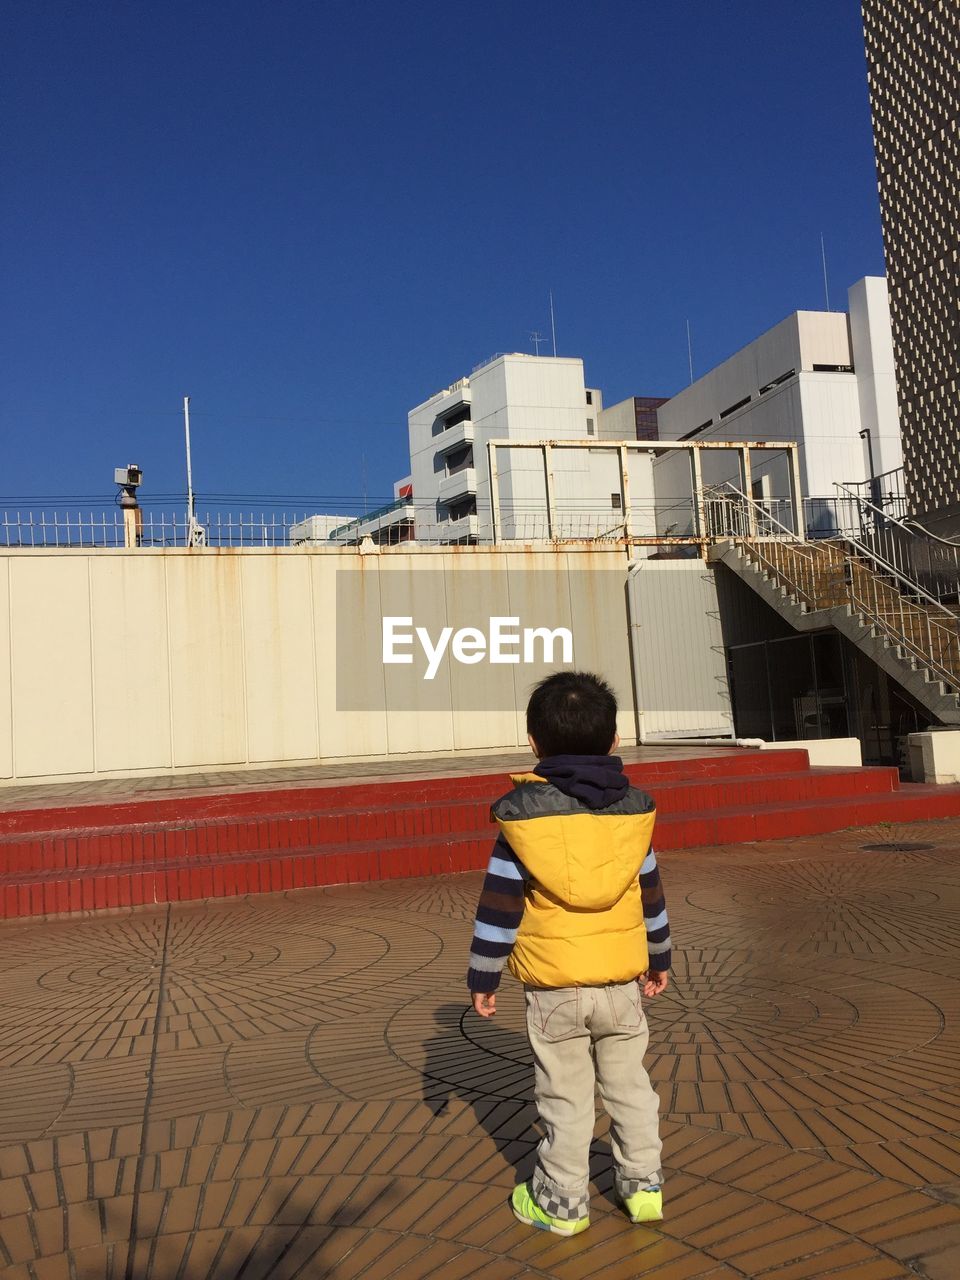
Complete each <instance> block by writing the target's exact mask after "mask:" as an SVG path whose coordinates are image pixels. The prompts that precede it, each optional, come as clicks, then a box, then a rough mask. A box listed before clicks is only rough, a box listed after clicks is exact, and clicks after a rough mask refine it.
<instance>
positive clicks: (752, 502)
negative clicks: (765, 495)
mask: <svg viewBox="0 0 960 1280" xmlns="http://www.w3.org/2000/svg"><path fill="white" fill-rule="evenodd" d="M711 488H715V489H720V490H722V489H726V490H728V491H729V492H730V493H733V494H736V496H737V497H738V498H739V499H740V501H741V502H742V503H744V505H745V506H748V507H753V509H754V510H755V511H757V512H759V513H760V515H761V516H762V518H763V519H764V520H766V521H767V522H768V523H770V524H774V525H776V526H777V528H778V529H782V530H783V532H784V533H785V534H786V535H787V536H788V537H789V538H792V539H793V541H794V542H798V543H804V544H805V543H806V538H804V536H803V534H800V533H797V531H796V530H795V529H790V528H788V527H787V525H785V524H782V523H781V522H780V521H779V520H778V519H777V517H776V516H772V515H771V514H770V512H769V511H767V510H766V508H765V507H764V506H763V504H762V503H760V502H757V501H756V499H755V498H750V497H748V496H747V494H745V493H743V492H742V491H741V490H740V489H738V488H737V486H736V485H735V484H733V483H732V481H730V480H726V481H724V483H723V484H720V485H715V486H711ZM709 492H710V490H709V489H706V488H705V489H704V494H705V495H706V494H708V493H709ZM731 536H738V535H731Z"/></svg>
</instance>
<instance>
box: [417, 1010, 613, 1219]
mask: <svg viewBox="0 0 960 1280" xmlns="http://www.w3.org/2000/svg"><path fill="white" fill-rule="evenodd" d="M434 1022H435V1025H436V1031H435V1033H434V1034H433V1035H432V1036H431V1038H430V1039H429V1040H427V1041H426V1043H425V1044H424V1052H425V1061H424V1067H423V1091H422V1097H423V1101H424V1103H425V1104H426V1106H427V1107H429V1109H430V1110H431V1111H432V1112H433V1115H434V1117H436V1118H439V1117H442V1116H445V1115H447V1114H448V1113H449V1109H450V1103H451V1102H452V1101H457V1102H462V1103H465V1104H467V1105H469V1106H471V1107H472V1108H473V1112H474V1116H475V1118H476V1123H477V1125H478V1126H479V1127H480V1128H481V1129H483V1130H485V1132H486V1133H487V1134H488V1136H489V1137H490V1138H491V1140H492V1141H493V1143H494V1145H495V1146H496V1148H497V1151H498V1153H499V1154H500V1155H501V1157H502V1158H503V1160H504V1163H505V1164H506V1165H508V1166H509V1165H512V1166H513V1168H514V1170H515V1171H516V1178H517V1181H518V1182H523V1181H526V1179H528V1178H529V1177H530V1176H531V1175H532V1173H533V1167H534V1163H535V1160H536V1153H537V1145H538V1143H539V1141H540V1139H541V1137H542V1136H543V1128H542V1126H541V1124H540V1119H539V1117H538V1115H537V1109H536V1106H535V1104H534V1100H533V1097H534V1092H533V1053H532V1051H531V1049H530V1043H529V1041H528V1040H527V1035H526V1030H525V1024H524V1014H523V997H522V994H521V993H520V992H519V991H514V990H513V989H512V988H511V987H507V988H506V989H504V988H501V990H500V991H498V992H497V1013H496V1016H495V1017H493V1018H481V1017H479V1016H478V1015H477V1014H475V1013H474V1012H473V1010H472V1009H471V1008H469V1007H468V1006H467V1005H466V1004H442V1005H439V1006H438V1007H437V1008H436V1009H435V1010H434ZM601 1113H602V1109H601ZM590 1176H591V1180H592V1181H593V1182H594V1183H595V1185H596V1186H597V1188H598V1190H599V1191H600V1192H601V1194H603V1195H604V1196H605V1197H606V1198H607V1199H608V1200H610V1201H611V1203H612V1204H616V1199H615V1197H614V1194H613V1158H612V1155H611V1151H610V1143H609V1141H608V1139H607V1138H606V1137H605V1136H604V1137H600V1138H594V1140H593V1142H592V1144H591V1147H590Z"/></svg>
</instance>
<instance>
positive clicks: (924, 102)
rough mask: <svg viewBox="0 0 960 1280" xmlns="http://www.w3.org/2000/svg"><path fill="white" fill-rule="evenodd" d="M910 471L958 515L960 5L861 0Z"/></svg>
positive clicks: (913, 485)
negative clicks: (956, 509)
mask: <svg viewBox="0 0 960 1280" xmlns="http://www.w3.org/2000/svg"><path fill="white" fill-rule="evenodd" d="M862 10H863V25H864V36H865V40H866V50H867V67H868V78H869V84H870V103H871V110H872V114H873V136H874V145H875V149H876V157H877V174H878V179H879V190H880V212H881V217H882V221H883V239H884V249H885V252H886V260H887V279H888V282H889V288H890V310H891V320H892V325H893V344H894V352H895V356H896V365H897V391H898V395H899V399H900V420H901V426H902V430H903V453H904V473H905V479H906V486H907V495H908V498H909V500H910V503H911V506H912V508H913V510H914V511H918V512H927V513H931V512H945V511H947V510H948V509H950V508H960V260H958V258H960V0H937V2H935V3H931V2H930V0H863V5H862Z"/></svg>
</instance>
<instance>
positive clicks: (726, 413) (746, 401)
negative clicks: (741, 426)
mask: <svg viewBox="0 0 960 1280" xmlns="http://www.w3.org/2000/svg"><path fill="white" fill-rule="evenodd" d="M752 398H753V397H752V396H744V397H743V399H742V400H738V401H737V403H736V404H732V405H731V406H730V408H729V409H723V410H722V411H721V413H720V421H721V422H722V421H723V419H724V418H729V417H730V415H731V413H736V412H737V410H738V409H742V408H743V406H744V405H746V404H749V403H750V401H751V399H752Z"/></svg>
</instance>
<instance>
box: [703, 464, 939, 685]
mask: <svg viewBox="0 0 960 1280" xmlns="http://www.w3.org/2000/svg"><path fill="white" fill-rule="evenodd" d="M723 488H725V489H726V501H725V502H724V504H723V505H722V506H720V507H719V508H717V510H718V511H719V513H720V514H722V516H723V520H724V526H725V530H724V531H725V533H726V535H727V536H729V537H731V538H732V539H733V540H734V541H735V542H736V543H737V545H738V546H739V547H740V548H741V549H742V551H743V553H744V554H745V555H746V556H747V557H748V558H749V559H750V560H751V561H753V562H754V563H755V564H757V565H759V566H761V567H762V568H763V569H764V570H765V571H766V572H767V573H769V574H771V575H772V576H774V577H775V578H776V580H777V582H778V583H779V584H780V585H781V586H784V587H785V588H786V589H787V590H788V591H790V592H791V594H793V595H794V596H795V598H796V599H797V600H799V601H802V602H803V604H804V605H806V607H807V608H808V610H811V611H818V610H825V609H830V608H834V607H836V606H837V605H849V606H850V607H851V608H852V609H853V610H854V611H855V612H856V613H857V614H858V615H860V616H862V617H863V618H864V619H865V620H866V621H868V622H869V624H870V625H871V627H873V628H875V629H876V630H877V631H878V632H880V633H881V634H883V635H884V636H886V637H887V638H888V639H889V640H890V641H891V643H893V644H895V645H896V646H897V647H899V648H902V649H903V650H904V651H905V652H908V653H909V654H910V655H911V656H912V657H913V658H914V659H917V660H918V661H919V662H921V663H922V664H923V665H924V666H926V667H927V668H928V669H929V670H930V671H931V672H932V673H933V674H934V675H935V676H936V677H937V678H938V679H939V680H941V681H943V682H944V683H945V684H947V685H949V686H950V687H951V688H952V689H954V690H955V691H956V690H960V618H958V617H957V616H956V614H954V613H953V611H952V610H950V609H948V608H947V607H946V605H944V604H943V603H942V601H940V600H938V599H937V598H936V597H935V596H933V595H931V594H929V593H928V592H927V591H925V590H924V588H923V587H922V586H921V585H920V584H918V583H917V582H916V581H914V580H913V579H912V578H910V577H909V576H908V575H907V574H905V573H904V572H903V571H902V570H901V569H900V568H898V567H897V565H896V564H894V563H891V562H890V561H888V560H886V559H884V557H883V556H882V555H880V554H879V553H878V552H877V551H876V550H875V549H874V548H872V547H870V546H868V545H866V544H865V543H862V542H860V541H859V540H858V539H857V538H855V537H853V536H852V535H851V534H850V533H849V532H848V533H846V534H844V535H843V536H842V537H840V538H837V539H835V540H830V541H827V540H823V541H813V542H811V541H809V540H806V539H804V538H803V537H802V536H800V535H798V534H797V533H795V532H794V531H793V530H792V529H790V528H789V527H788V526H786V525H784V524H783V523H781V522H779V521H777V520H776V519H775V518H774V517H772V516H771V515H770V513H769V511H767V510H766V508H765V507H764V505H763V504H761V503H759V502H756V501H755V500H754V499H752V498H748V497H747V496H746V494H743V493H741V492H740V490H738V489H736V488H735V487H734V486H733V485H726V486H723ZM737 506H739V508H740V510H739V512H736V507H737ZM731 515H732V517H733V518H732V519H731ZM881 515H882V513H881ZM743 529H752V530H753V532H752V533H744V532H742V530H743ZM718 536H721V535H720V533H719V531H718Z"/></svg>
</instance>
